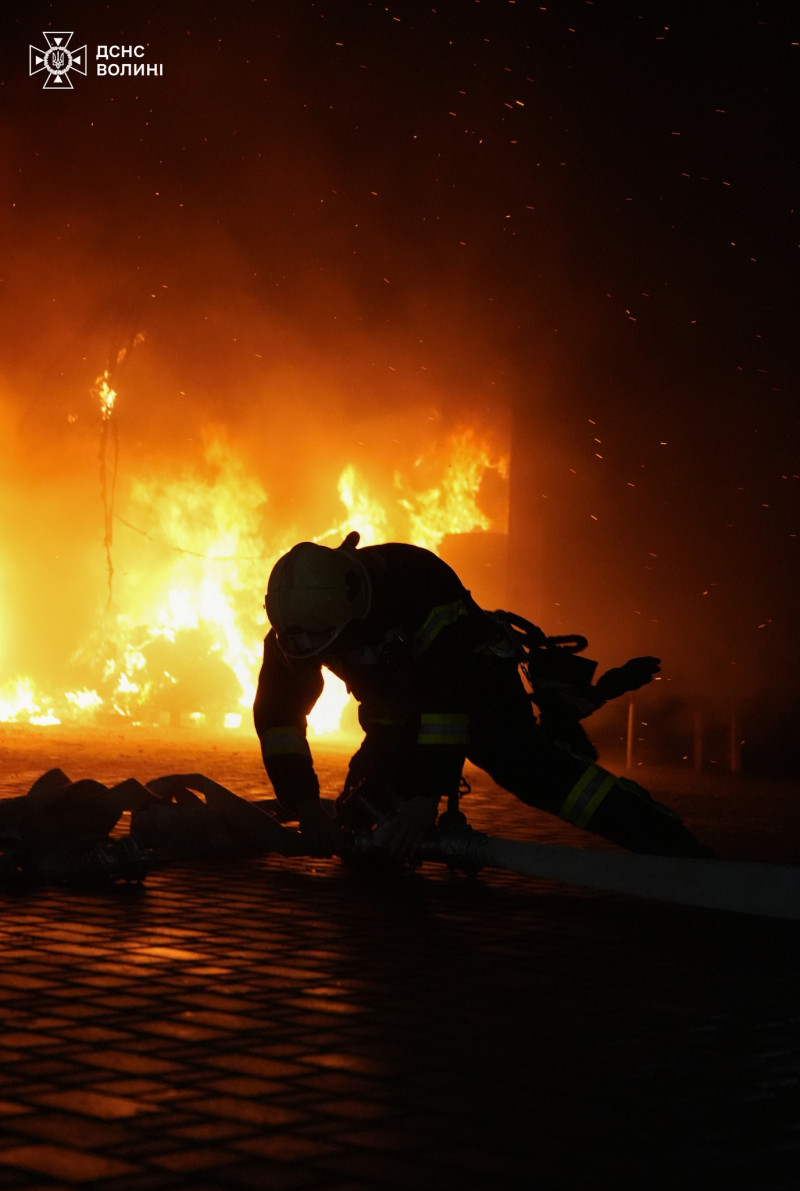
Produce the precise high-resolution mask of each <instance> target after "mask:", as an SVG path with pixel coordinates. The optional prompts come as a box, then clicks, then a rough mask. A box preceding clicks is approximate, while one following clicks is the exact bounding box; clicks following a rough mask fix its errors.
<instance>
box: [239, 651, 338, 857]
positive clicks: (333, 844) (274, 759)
mask: <svg viewBox="0 0 800 1191" xmlns="http://www.w3.org/2000/svg"><path fill="white" fill-rule="evenodd" d="M322 686H323V681H322V674H321V671H320V669H319V667H318V666H316V667H315V666H313V665H312V666H310V667H308V668H307V669H304V668H302V667H298V666H297V665H295V666H290V665H288V664H287V662H286V659H285V658H284V656H283V654H282V653H281V651H280V649H279V648H278V646H277V642H276V640H275V635H274V633H270V634H269V635H268V636H267V639H266V641H265V643H264V662H263V665H262V667H261V674H260V676H259V680H258V690H257V692H256V698H255V703H254V705H253V719H254V722H255V728H256V732H257V733H258V738H259V741H260V744H261V756H262V758H263V761H264V768H265V769H266V771H267V777H268V778H269V780H270V782H271V783H272V786H273V789H274V790H275V796H276V798H277V799H278V801H279V802H280V804H281V806H282V807H283V808H284V810H285V811H287V813H288V814H289V815H290V816H292V817H296V818H297V821H298V823H299V826H300V831H301V833H302V834H303V836H304V839H305V843H306V844H307V846H308V853H309V855H311V856H332V855H334V854H335V853H336V852H338V851H339V850H340V847H341V832H340V830H339V828H338V827H337V826H336V824H335V823H334V821H333V819H332V818H331V817H330V815H328V814H327V813H326V811H325V810H324V808H323V807H322V804H321V802H320V797H319V780H318V778H317V775H316V772H315V770H314V762H313V759H312V756H311V749H310V748H309V746H308V740H307V738H306V716H307V715H308V713H309V712H310V711H311V708H312V707H313V706H314V704H315V703H316V701H317V699H318V698H319V696H320V694H321V693H322Z"/></svg>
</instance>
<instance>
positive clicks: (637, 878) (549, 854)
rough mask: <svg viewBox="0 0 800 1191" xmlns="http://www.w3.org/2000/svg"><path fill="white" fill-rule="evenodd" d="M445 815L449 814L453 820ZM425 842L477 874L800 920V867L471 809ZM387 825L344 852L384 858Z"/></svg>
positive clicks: (440, 856)
mask: <svg viewBox="0 0 800 1191" xmlns="http://www.w3.org/2000/svg"><path fill="white" fill-rule="evenodd" d="M447 818H448V816H443V817H442V819H447ZM442 819H440V821H439V826H438V828H437V830H436V833H435V835H432V836H431V837H430V838H429V839H428V840H426V841H425V842H424V843H423V845H422V857H421V858H422V860H431V861H439V862H443V863H445V864H447V865H448V867H449V868H451V869H461V870H462V871H464V872H467V873H476V872H477V871H478V870H479V869H481V868H484V867H492V868H501V869H507V870H510V871H511V872H515V873H520V874H523V875H524V876H527V877H535V878H538V879H540V880H547V881H558V882H561V883H563V884H566V885H576V886H582V887H584V888H589V889H598V890H602V891H605V892H608V893H620V894H624V895H630V896H634V897H643V898H649V899H651V900H654V901H659V902H669V903H674V904H677V905H686V906H696V907H699V908H702V909H710V910H729V911H733V912H734V913H739V914H757V915H762V916H763V917H769V918H791V919H800V867H797V866H795V865H788V864H765V863H761V862H758V861H740V860H705V859H703V860H700V859H693V858H692V859H689V858H686V857H682V856H681V857H677V856H650V855H641V854H639V853H631V852H614V851H610V850H609V851H608V852H605V851H602V852H601V851H598V850H592V849H585V848H569V847H565V846H562V845H558V844H537V843H532V842H527V841H524V840H515V839H504V838H502V837H500V836H490V835H485V834H484V833H483V832H480V831H475V830H473V828H471V827H470V826H469V825H468V824H467V822H466V819H465V818H464V816H463V815H460V814H459V815H458V816H455V817H454V818H453V821H452V822H451V823H444V824H443V823H442ZM383 851H384V849H383V845H382V842H381V829H380V827H378V828H377V829H376V830H374V831H363V832H356V833H353V834H352V835H351V836H350V837H349V839H348V842H347V844H346V847H345V850H344V858H345V859H352V860H358V859H359V858H364V857H375V858H379V857H380V856H381V854H382V853H383Z"/></svg>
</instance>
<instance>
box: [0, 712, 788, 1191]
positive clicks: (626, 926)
mask: <svg viewBox="0 0 800 1191" xmlns="http://www.w3.org/2000/svg"><path fill="white" fill-rule="evenodd" d="M0 747H2V754H3V764H2V766H0V796H1V795H10V794H17V793H22V792H24V791H25V790H26V789H27V788H28V786H29V785H30V783H31V781H32V780H33V778H35V777H36V776H38V774H39V773H41V772H42V771H43V770H45V769H47V768H49V767H50V766H52V765H55V764H58V765H61V766H62V767H63V768H64V769H66V770H67V772H68V773H70V775H71V776H73V777H81V776H93V777H97V778H99V779H100V780H106V781H111V780H117V779H119V778H121V777H123V776H128V775H130V774H133V775H135V776H139V777H143V778H146V777H153V776H156V775H157V774H159V773H164V772H174V771H186V770H196V769H201V770H203V771H204V772H207V773H208V774H209V775H210V776H212V777H215V778H217V779H218V780H220V781H223V782H224V783H225V784H228V785H230V786H231V787H232V788H233V789H235V790H236V791H237V792H239V793H242V794H245V795H247V794H254V793H258V794H262V793H263V785H262V781H261V772H260V768H259V762H258V757H257V754H256V752H255V750H254V748H253V745H252V743H251V742H250V741H249V739H247V738H244V739H242V738H236V739H233V740H228V741H225V742H222V741H217V742H206V743H200V742H199V741H198V740H197V739H196V738H195V737H194V736H190V735H186V736H185V737H184V738H183V739H182V740H179V741H175V742H170V743H166V742H163V741H161V742H158V741H142V740H138V739H137V738H135V737H127V738H125V737H115V738H111V739H109V738H107V739H105V740H103V741H101V742H100V741H97V740H91V739H89V740H86V739H84V740H75V739H72V738H70V737H69V736H68V735H67V734H62V735H60V736H59V735H53V733H52V730H51V731H49V732H44V731H42V732H41V733H39V734H30V733H29V734H25V733H18V732H14V733H9V732H6V733H5V734H3V735H2V736H0ZM343 765H344V757H343V755H341V754H337V753H333V752H331V753H327V754H325V756H324V758H323V763H322V770H323V773H324V777H325V780H326V783H327V784H328V785H329V787H330V790H331V792H333V789H334V787H335V784H336V781H337V777H338V775H339V774H340V773H341V771H342V769H343ZM639 776H640V780H642V778H643V777H647V778H648V779H649V781H650V784H651V787H653V788H656V789H661V790H665V789H666V788H667V785H669V786H671V787H672V789H673V791H677V792H676V793H674V794H673V795H672V796H671V799H670V801H671V802H672V803H673V805H676V806H677V807H678V808H679V809H680V810H681V811H682V813H684V815H685V816H686V818H687V819H688V820H689V821H690V822H691V823H692V824H693V825H694V826H695V827H696V828H697V830H698V831H699V833H701V834H702V835H703V836H704V838H706V839H708V840H709V842H711V843H712V844H713V845H714V846H715V847H717V848H718V849H719V850H720V851H721V852H723V854H724V855H726V856H730V857H734V858H742V859H748V858H749V859H775V860H782V861H786V860H789V861H794V862H797V861H800V829H798V818H797V811H796V807H795V804H794V798H795V796H796V794H797V791H796V790H794V791H793V790H789V789H788V788H786V787H783V788H780V787H776V786H774V785H766V784H762V783H757V782H753V781H751V780H750V781H749V780H747V779H740V780H739V781H738V782H733V781H731V780H726V779H724V778H722V777H717V776H713V777H711V778H704V779H703V780H702V781H698V780H696V779H693V778H692V777H691V776H688V777H687V776H684V775H678V774H664V773H654V774H647V775H643V774H640V775H639ZM466 809H467V811H468V813H469V817H470V819H471V821H472V822H473V824H474V825H475V826H476V827H482V828H484V829H487V828H488V829H491V830H492V831H493V832H495V833H496V834H504V835H512V836H517V837H519V838H526V837H527V838H530V837H533V836H536V837H537V838H540V839H545V840H549V841H556V842H562V843H573V844H574V843H580V844H581V845H585V844H586V843H589V844H591V843H592V841H591V840H588V839H587V837H584V836H580V835H578V833H573V832H572V831H570V829H568V828H566V827H562V826H561V825H559V824H554V823H553V822H552V821H550V820H549V819H546V818H545V817H543V816H539V815H537V814H535V813H534V812H532V811H530V810H528V809H526V808H523V807H519V806H518V805H517V804H516V803H514V802H513V800H511V799H509V798H507V797H506V796H505V795H502V794H499V793H498V792H496V791H494V790H493V788H492V787H491V786H490V785H489V784H488V783H486V782H485V781H482V780H480V779H477V780H476V781H475V790H474V793H473V795H471V796H470V799H469V800H468V802H467V803H466ZM0 937H1V940H2V942H1V944H0V945H1V946H2V952H0V1018H2V1023H3V1033H2V1036H0V1188H5V1187H8V1188H18V1189H20V1191H21V1189H23V1188H24V1189H26V1191H33V1189H34V1188H36V1189H39V1188H54V1187H72V1186H75V1185H76V1184H91V1186H92V1187H95V1188H97V1191H112V1189H113V1191H146V1189H147V1191H161V1189H165V1191H166V1189H167V1188H173V1187H192V1188H195V1189H196V1191H204V1189H205V1188H223V1187H224V1188H240V1187H241V1188H251V1187H257V1188H262V1187H263V1188H275V1189H282V1188H302V1189H306V1188H308V1189H323V1188H324V1189H326V1191H384V1189H385V1191H394V1189H399V1188H403V1189H405V1188H413V1189H415V1191H416V1189H419V1191H423V1189H428V1188H441V1189H450V1188H453V1189H455V1188H461V1187H470V1188H487V1189H490V1188H491V1189H494V1188H504V1187H515V1188H516V1187H519V1186H524V1187H532V1188H537V1189H541V1191H550V1189H553V1191H561V1189H572V1188H581V1189H583V1188H595V1187H598V1188H599V1187H601V1186H609V1185H613V1186H616V1187H617V1188H620V1189H623V1191H628V1189H632V1191H638V1189H639V1188H645V1187H647V1188H661V1187H664V1188H675V1189H676V1191H677V1189H681V1191H683V1189H684V1188H695V1187H697V1188H700V1187H702V1188H704V1189H709V1188H720V1189H723V1188H724V1189H725V1191H740V1189H741V1191H744V1189H745V1188H747V1189H756V1188H770V1189H775V1191H778V1189H780V1191H788V1189H789V1188H794V1189H796V1188H798V1187H800V1176H799V1175H798V1170H799V1169H800V1164H799V1163H798V1159H799V1158H800V1110H799V1109H798V1104H800V1097H798V1066H800V1046H799V1045H798V1034H799V1033H800V979H799V978H800V948H798V943H799V942H800V928H798V927H797V925H796V924H794V923H789V922H784V921H780V920H764V919H758V918H751V917H744V916H737V915H732V914H726V913H721V912H714V911H701V910H693V909H687V908H679V907H674V906H665V905H657V904H653V903H645V902H640V901H634V900H629V899H624V898H621V897H616V896H611V895H606V894H593V893H590V892H586V891H578V890H575V889H570V888H565V887H562V886H557V885H554V884H551V883H548V882H542V881H535V880H532V879H528V878H523V877H519V876H515V875H513V874H508V873H501V872H490V871H488V870H485V871H484V872H483V873H482V874H481V875H480V876H479V878H478V879H477V880H474V881H473V880H469V879H467V878H456V877H452V876H451V875H450V874H449V873H447V871H444V872H441V871H439V870H438V868H436V867H435V866H432V865H427V866H425V867H424V868H423V869H422V870H421V873H419V874H417V875H415V876H410V875H407V876H405V877H400V878H397V877H393V876H390V877H384V878H380V877H378V876H376V875H373V876H368V875H366V874H363V873H357V872H355V871H353V870H351V869H348V868H346V867H345V866H343V865H341V864H340V863H339V862H337V861H314V862H312V861H303V860H291V861H287V860H278V859H274V858H273V859H269V858H264V859H253V860H246V861H243V862H239V863H235V864H234V863H219V862H216V863H212V862H203V863H193V864H186V865H182V866H173V867H171V868H169V869H163V870H162V871H158V872H155V873H153V874H152V875H151V876H150V877H148V879H147V881H146V883H145V885H144V886H143V887H141V888H119V889H116V890H114V891H108V892H93V893H88V892H75V891H74V890H66V889H59V888H46V889H41V890H38V891H29V892H27V893H14V894H9V893H0Z"/></svg>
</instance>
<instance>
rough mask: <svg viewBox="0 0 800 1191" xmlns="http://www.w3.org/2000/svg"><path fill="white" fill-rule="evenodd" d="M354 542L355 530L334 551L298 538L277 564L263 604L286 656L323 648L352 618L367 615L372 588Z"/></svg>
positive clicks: (356, 537) (307, 654) (318, 651)
mask: <svg viewBox="0 0 800 1191" xmlns="http://www.w3.org/2000/svg"><path fill="white" fill-rule="evenodd" d="M357 544H358V534H355V533H351V534H348V535H347V537H346V538H345V540H344V541H343V542H342V544H341V546H338V547H337V548H336V549H335V550H333V549H331V547H330V546H318V545H317V544H316V543H315V542H299V543H298V545H296V546H293V547H292V549H291V550H290V551H289V552H288V554H284V555H283V557H282V558H279V559H278V561H277V562H276V563H275V566H274V567H273V568H272V573H271V575H270V577H269V584H268V586H267V597H266V600H265V605H266V609H267V616H268V617H269V621H270V624H271V625H272V627H273V628H274V629H275V632H276V634H277V637H278V644H279V645H280V647H281V649H282V650H283V652H284V653H285V654H286V655H287V657H291V658H307V657H313V656H314V655H315V654H318V653H321V652H322V651H323V649H326V648H327V646H329V645H330V644H331V643H332V642H333V641H335V640H336V638H337V637H338V636H339V634H340V633H341V632H342V630H343V629H344V628H346V626H347V625H348V624H350V622H351V621H353V620H363V619H364V617H365V616H366V615H367V614H368V612H369V608H370V602H371V596H372V588H371V584H370V580H369V575H368V574H367V568H366V567H365V566H364V564H363V562H362V561H361V559H360V558H358V557H357V556H356V549H355V548H356V546H357Z"/></svg>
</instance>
